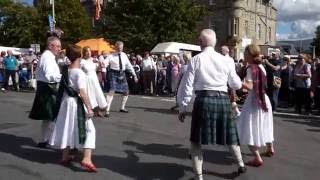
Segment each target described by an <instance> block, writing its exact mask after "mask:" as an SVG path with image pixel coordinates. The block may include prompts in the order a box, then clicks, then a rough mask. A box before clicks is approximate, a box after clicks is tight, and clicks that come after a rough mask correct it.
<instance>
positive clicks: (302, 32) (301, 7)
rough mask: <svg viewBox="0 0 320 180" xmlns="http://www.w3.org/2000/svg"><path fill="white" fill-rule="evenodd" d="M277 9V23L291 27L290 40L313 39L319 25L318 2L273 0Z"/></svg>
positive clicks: (308, 0)
mask: <svg viewBox="0 0 320 180" xmlns="http://www.w3.org/2000/svg"><path fill="white" fill-rule="evenodd" d="M274 5H275V7H276V8H277V9H278V17H277V18H278V22H279V23H283V24H285V25H287V26H290V27H291V30H292V32H293V33H292V34H290V35H287V37H288V38H289V39H292V38H308V37H313V36H314V32H315V30H316V27H317V26H318V25H320V11H319V9H320V1H319V0H274Z"/></svg>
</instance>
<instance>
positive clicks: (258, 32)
mask: <svg viewBox="0 0 320 180" xmlns="http://www.w3.org/2000/svg"><path fill="white" fill-rule="evenodd" d="M257 39H261V24H258V26H257Z"/></svg>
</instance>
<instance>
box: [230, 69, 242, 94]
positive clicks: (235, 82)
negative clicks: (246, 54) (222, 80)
mask: <svg viewBox="0 0 320 180" xmlns="http://www.w3.org/2000/svg"><path fill="white" fill-rule="evenodd" d="M228 85H229V87H230V88H231V89H233V90H238V89H240V88H241V87H242V82H241V79H240V77H239V76H238V74H237V72H236V69H235V68H234V67H232V66H231V67H230V73H229V75H228Z"/></svg>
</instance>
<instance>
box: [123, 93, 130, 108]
mask: <svg viewBox="0 0 320 180" xmlns="http://www.w3.org/2000/svg"><path fill="white" fill-rule="evenodd" d="M128 97H129V96H122V102H121V109H125V106H126V104H127V101H128Z"/></svg>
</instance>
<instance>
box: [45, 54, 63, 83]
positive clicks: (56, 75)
mask: <svg viewBox="0 0 320 180" xmlns="http://www.w3.org/2000/svg"><path fill="white" fill-rule="evenodd" d="M43 69H44V72H45V77H46V79H47V80H48V82H49V83H50V82H60V80H61V74H60V69H59V67H58V64H57V63H56V61H55V60H52V59H46V60H44V62H43Z"/></svg>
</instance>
